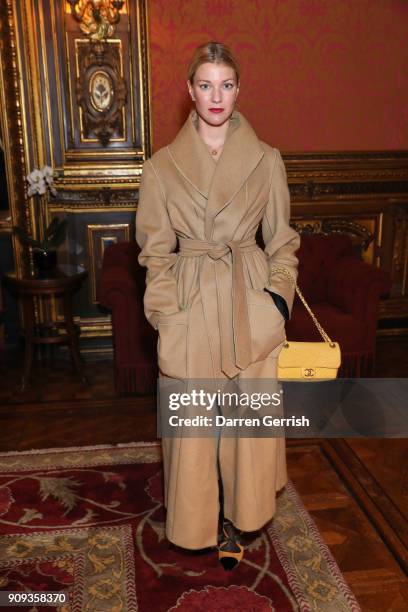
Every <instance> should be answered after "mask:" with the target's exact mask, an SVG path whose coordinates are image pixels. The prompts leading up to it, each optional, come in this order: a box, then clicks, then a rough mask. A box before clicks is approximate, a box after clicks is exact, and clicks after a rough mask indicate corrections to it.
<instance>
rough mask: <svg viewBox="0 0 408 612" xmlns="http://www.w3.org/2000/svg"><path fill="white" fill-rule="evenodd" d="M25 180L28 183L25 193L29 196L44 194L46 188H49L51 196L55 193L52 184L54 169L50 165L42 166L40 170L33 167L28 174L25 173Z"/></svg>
mask: <svg viewBox="0 0 408 612" xmlns="http://www.w3.org/2000/svg"><path fill="white" fill-rule="evenodd" d="M26 178H27V181H28V183H29V186H28V190H27V194H28V196H29V197H31V196H33V195H36V194H38V195H44V194H45V193H46V192H47V189H49V190H50V192H51V194H52V195H53V196H56V195H57V190H56V189H55V187H54V186H53V183H54V170H53V169H52V168H51V166H47V165H45V166H43V167H42V169H41V170H38V168H34V170H33V171H32V172H30V174H28V175H27V177H26Z"/></svg>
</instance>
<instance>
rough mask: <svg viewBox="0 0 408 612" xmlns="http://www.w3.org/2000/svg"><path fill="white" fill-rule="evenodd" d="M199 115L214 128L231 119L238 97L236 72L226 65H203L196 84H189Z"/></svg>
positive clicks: (197, 74)
mask: <svg viewBox="0 0 408 612" xmlns="http://www.w3.org/2000/svg"><path fill="white" fill-rule="evenodd" d="M187 85H188V89H189V92H190V96H191V98H192V99H193V100H194V101H195V105H196V110H197V114H198V115H199V117H201V119H202V120H203V121H205V122H206V123H208V124H209V125H212V126H220V125H222V124H223V123H225V122H226V121H228V119H229V118H230V116H231V114H232V111H233V110H234V106H235V100H236V99H237V95H238V90H239V87H238V84H237V77H236V75H235V70H234V69H233V68H231V66H227V65H226V64H212V63H209V62H208V63H205V64H201V65H200V66H199V67H198V68H197V70H196V73H195V75H194V82H193V83H190V81H188V82H187Z"/></svg>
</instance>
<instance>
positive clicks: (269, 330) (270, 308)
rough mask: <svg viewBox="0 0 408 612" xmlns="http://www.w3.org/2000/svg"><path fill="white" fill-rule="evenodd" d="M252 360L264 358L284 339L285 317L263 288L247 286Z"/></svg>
mask: <svg viewBox="0 0 408 612" xmlns="http://www.w3.org/2000/svg"><path fill="white" fill-rule="evenodd" d="M246 291H247V303H248V316H249V323H250V326H251V357H252V362H255V361H262V359H266V358H267V357H268V355H269V353H271V352H272V351H273V350H274V349H275V348H276V347H277V346H278V345H279V344H281V343H282V342H283V341H284V339H285V319H284V317H283V316H282V314H281V313H280V312H279V310H278V308H277V307H276V305H275V302H274V301H273V299H272V296H271V295H269V294H268V293H267V292H266V291H264V290H263V289H252V288H250V287H247V289H246Z"/></svg>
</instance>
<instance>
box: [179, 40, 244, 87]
mask: <svg viewBox="0 0 408 612" xmlns="http://www.w3.org/2000/svg"><path fill="white" fill-rule="evenodd" d="M206 63H210V64H226V65H227V66H230V67H231V68H233V70H234V72H235V76H236V79H237V85H239V78H240V68H239V64H238V62H237V60H236V58H235V57H234V55H233V54H232V52H231V50H230V49H229V48H228V47H227V46H226V45H223V44H222V43H218V42H208V43H205V44H204V45H200V46H199V47H197V49H196V50H195V51H194V54H193V57H192V58H191V61H190V64H189V66H188V80H189V81H190V83H191V84H193V81H194V76H195V73H196V72H197V69H198V68H199V66H201V64H206Z"/></svg>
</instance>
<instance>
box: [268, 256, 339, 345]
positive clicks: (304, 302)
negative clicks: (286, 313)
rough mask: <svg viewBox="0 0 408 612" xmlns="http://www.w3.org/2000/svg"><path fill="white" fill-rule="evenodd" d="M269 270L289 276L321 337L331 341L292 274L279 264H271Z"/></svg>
mask: <svg viewBox="0 0 408 612" xmlns="http://www.w3.org/2000/svg"><path fill="white" fill-rule="evenodd" d="M271 272H282V273H283V274H286V276H287V277H288V278H289V280H290V281H291V283H292V284H293V285H295V288H296V293H297V294H298V296H299V297H300V299H301V300H302V302H303V305H304V307H305V308H306V310H307V311H308V313H309V314H310V316H311V317H312V319H313V323H314V324H315V325H316V327H317V330H318V331H319V333H320V335H321V337H322V338H323V340H325V341H326V342H332V340H331V339H330V338H329V336H328V335H327V334H326V332H325V331H324V329H323V327H322V326H321V325H320V323H319V321H318V320H317V319H316V316H315V314H314V313H313V312H312V309H311V308H310V306H309V304H308V303H307V302H306V300H305V298H304V297H303V294H302V292H301V290H300V289H299V287H298V285H297V283H296V280H295V279H294V278H293V276H292V275H291V273H290V272H289V270H287V269H286V268H283V267H281V266H273V267H272V268H271ZM285 340H286V334H285Z"/></svg>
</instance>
